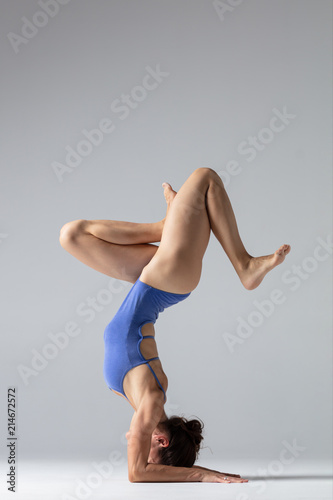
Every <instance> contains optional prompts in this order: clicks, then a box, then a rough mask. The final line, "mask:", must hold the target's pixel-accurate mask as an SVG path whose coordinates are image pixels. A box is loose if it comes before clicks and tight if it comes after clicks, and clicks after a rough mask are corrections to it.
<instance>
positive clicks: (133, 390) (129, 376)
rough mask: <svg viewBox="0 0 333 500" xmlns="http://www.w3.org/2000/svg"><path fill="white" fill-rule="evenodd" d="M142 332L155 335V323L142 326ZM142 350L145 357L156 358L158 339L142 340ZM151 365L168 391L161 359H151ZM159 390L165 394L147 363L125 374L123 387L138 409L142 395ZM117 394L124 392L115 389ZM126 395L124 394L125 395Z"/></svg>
mask: <svg viewBox="0 0 333 500" xmlns="http://www.w3.org/2000/svg"><path fill="white" fill-rule="evenodd" d="M141 332H142V335H143V337H145V335H154V336H155V329H154V324H153V323H146V324H145V325H143V326H142V328H141ZM140 350H141V353H142V355H143V357H144V358H146V359H149V358H154V357H156V356H158V351H157V346H156V341H155V339H149V338H148V339H144V338H143V340H142V342H141V344H140ZM149 364H150V366H151V367H152V369H153V370H154V372H155V374H156V377H157V378H158V380H159V381H160V383H161V385H162V387H163V389H164V391H165V392H166V391H167V388H168V377H167V376H166V374H165V373H164V370H163V367H162V363H161V360H159V359H156V360H154V361H150V363H149ZM156 388H158V390H160V391H161V393H162V394H163V392H162V390H161V389H160V387H159V385H158V384H157V382H156V380H155V377H154V375H153V374H152V372H151V371H150V369H149V368H148V366H147V365H146V364H143V365H139V366H136V367H134V368H132V369H131V370H130V371H128V372H127V373H126V375H125V378H124V382H123V389H124V392H125V394H126V396H127V398H128V400H129V402H130V404H131V405H132V407H133V408H134V409H135V410H136V409H137V407H138V405H139V403H140V401H141V399H142V396H143V394H144V393H145V392H147V391H149V390H152V391H153V390H156ZM113 392H115V393H116V394H118V395H120V396H123V395H122V394H120V393H118V392H117V391H113ZM123 397H124V396H123Z"/></svg>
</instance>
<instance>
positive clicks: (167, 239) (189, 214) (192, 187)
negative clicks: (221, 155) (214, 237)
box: [140, 168, 211, 293]
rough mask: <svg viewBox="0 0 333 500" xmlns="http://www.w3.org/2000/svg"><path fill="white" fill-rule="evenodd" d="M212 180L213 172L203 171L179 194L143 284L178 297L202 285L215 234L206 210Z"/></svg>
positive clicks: (192, 175) (174, 201)
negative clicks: (205, 262)
mask: <svg viewBox="0 0 333 500" xmlns="http://www.w3.org/2000/svg"><path fill="white" fill-rule="evenodd" d="M210 178H211V171H210V169H206V168H199V169H197V170H195V171H194V172H193V173H192V174H191V175H190V177H189V178H188V179H187V180H186V182H185V183H184V184H183V185H182V187H181V188H180V190H179V191H178V193H177V195H176V197H175V198H174V200H173V202H172V204H171V207H170V210H169V213H168V216H167V218H166V221H165V224H164V228H163V233H162V237H161V242H160V246H159V248H158V251H157V252H156V254H155V256H154V257H153V259H152V260H151V261H150V262H149V264H148V265H147V266H146V267H145V269H144V270H143V273H142V281H145V282H146V283H147V284H149V285H151V286H154V287H155V288H160V289H161V290H165V291H169V292H174V293H187V292H189V291H192V290H193V289H194V288H195V287H196V286H197V284H198V283H199V280H200V276H201V269H202V259H203V256H204V254H205V251H206V248H207V245H208V242H209V238H210V230H211V227H210V222H209V217H208V213H207V208H206V192H207V190H208V187H209V183H210ZM140 279H141V278H140Z"/></svg>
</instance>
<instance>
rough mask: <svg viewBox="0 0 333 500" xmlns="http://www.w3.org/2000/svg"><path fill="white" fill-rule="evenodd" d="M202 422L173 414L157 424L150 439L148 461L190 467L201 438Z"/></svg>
mask: <svg viewBox="0 0 333 500" xmlns="http://www.w3.org/2000/svg"><path fill="white" fill-rule="evenodd" d="M203 426H204V424H203V422H201V421H199V420H196V419H195V420H187V419H186V418H184V417H177V416H175V415H173V416H172V417H170V418H167V419H166V420H163V421H162V422H160V423H159V424H158V427H156V429H155V430H154V432H153V434H152V439H151V448H150V454H149V457H148V462H150V463H158V464H163V465H172V466H174V467H192V465H193V464H194V462H195V461H196V459H197V458H198V454H199V450H200V443H201V441H202V440H203V436H202V429H203Z"/></svg>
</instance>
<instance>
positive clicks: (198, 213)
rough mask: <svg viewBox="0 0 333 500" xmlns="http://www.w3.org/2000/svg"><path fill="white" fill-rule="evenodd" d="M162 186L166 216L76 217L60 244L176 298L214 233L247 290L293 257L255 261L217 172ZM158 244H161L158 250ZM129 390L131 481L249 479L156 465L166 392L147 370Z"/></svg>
mask: <svg viewBox="0 0 333 500" xmlns="http://www.w3.org/2000/svg"><path fill="white" fill-rule="evenodd" d="M163 187H164V196H165V200H166V202H167V213H166V216H165V218H164V219H162V220H161V221H158V222H154V223H133V222H124V221H114V220H92V221H89V220H75V221H72V222H69V223H67V224H65V225H64V226H63V227H62V229H61V232H60V243H61V245H62V246H63V248H65V249H66V250H67V251H68V252H69V253H71V254H72V255H73V256H74V257H76V258H77V259H78V260H80V261H81V262H83V263H84V264H86V265H88V266H90V267H92V268H93V269H96V270H97V271H99V272H101V273H104V274H106V275H107V276H111V277H113V278H116V279H119V280H123V281H128V282H130V283H135V281H136V280H137V278H139V277H140V280H141V281H143V282H144V283H147V284H148V285H150V286H152V287H155V288H158V289H160V290H165V291H167V292H173V293H188V292H192V291H193V290H194V289H195V288H196V286H197V285H198V283H199V281H200V276H201V269H202V259H203V256H204V254H205V251H206V248H207V245H208V242H209V238H210V234H211V231H212V232H213V234H214V236H215V237H216V238H217V240H218V241H219V242H220V244H221V246H222V248H223V249H224V251H225V253H226V254H227V256H228V258H229V260H230V262H231V264H232V265H233V267H234V269H235V271H236V273H237V275H238V277H239V279H240V281H241V283H242V284H243V286H244V287H245V288H246V289H247V290H253V289H255V288H256V287H257V286H259V284H260V283H261V281H262V280H263V278H264V277H265V275H266V274H267V273H268V272H269V271H271V270H272V269H273V268H274V267H276V266H277V265H279V264H281V263H282V262H283V261H284V259H285V256H286V255H287V254H288V253H289V252H290V245H282V246H281V247H280V248H279V249H278V250H276V252H275V253H273V254H270V255H265V256H261V257H253V256H251V255H250V254H249V253H248V252H247V251H246V249H245V247H244V245H243V243H242V240H241V238H240V235H239V233H238V228H237V223H236V219H235V215H234V212H233V209H232V206H231V203H230V200H229V197H228V195H227V193H226V191H225V188H224V186H223V183H222V180H221V178H220V177H219V176H218V174H217V173H216V172H215V171H214V170H212V169H210V168H198V169H196V170H195V171H194V172H193V173H192V174H191V175H190V176H189V177H188V179H187V180H186V182H185V183H184V184H183V185H182V187H181V188H180V190H179V191H178V193H176V192H175V191H174V190H173V189H172V187H171V186H170V184H167V183H164V184H163ZM156 242H160V245H159V246H158V245H154V243H156ZM142 334H143V336H145V335H155V329H154V325H153V323H148V324H146V325H144V326H143V327H142ZM141 352H142V354H143V356H144V357H145V358H150V357H155V356H158V351H157V346H156V341H155V339H143V341H142V343H141ZM150 364H151V367H152V368H153V369H154V371H155V373H156V375H157V377H158V379H159V380H160V382H161V384H162V386H163V388H164V390H165V391H167V388H168V378H167V376H166V374H165V372H164V370H163V367H162V363H161V361H160V360H155V361H151V362H150ZM124 392H125V394H126V396H127V397H128V400H129V402H130V404H131V406H132V407H133V409H134V415H133V418H132V421H131V425H130V429H129V431H128V433H127V434H126V437H127V441H128V449H127V451H128V453H127V454H128V477H129V480H130V481H131V482H158V481H161V482H165V481H170V482H175V481H179V482H180V481H181V482H183V481H203V482H221V483H231V482H233V483H235V482H238V483H239V482H246V481H247V480H246V479H244V478H241V477H240V476H239V475H236V474H227V473H224V472H219V471H214V470H211V469H206V468H204V467H198V466H193V467H171V466H165V465H162V464H159V463H158V450H159V449H160V448H161V447H165V446H168V444H169V438H168V436H167V435H166V433H165V432H163V430H162V428H161V427H159V424H160V422H162V421H163V420H165V419H166V418H167V416H166V414H165V411H164V395H163V392H162V391H161V389H160V388H159V386H158V384H157V382H156V380H155V378H154V376H153V375H152V373H151V371H150V370H149V368H148V366H146V365H140V366H137V367H135V368H133V369H132V370H130V371H129V372H128V373H127V374H126V376H125V379H124ZM117 394H119V393H117ZM121 396H122V395H121ZM122 397H123V396H122Z"/></svg>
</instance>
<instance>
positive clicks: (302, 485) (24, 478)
mask: <svg viewBox="0 0 333 500" xmlns="http://www.w3.org/2000/svg"><path fill="white" fill-rule="evenodd" d="M2 465H4V464H2ZM198 465H205V466H206V467H210V468H213V469H214V468H215V469H217V470H219V469H220V464H217V463H214V462H211V463H209V464H208V463H205V464H200V463H198ZM265 466H266V467H267V464H265V463H264V462H262V463H260V462H253V461H242V462H240V461H237V462H235V461H233V462H228V470H226V471H225V472H231V473H232V472H234V473H239V474H241V475H242V476H243V477H246V478H247V479H249V482H248V483H243V484H222V483H220V484H217V483H214V484H213V483H130V482H129V481H128V480H127V468H126V465H125V464H123V465H116V466H114V467H113V470H110V468H109V470H107V464H106V466H105V468H104V469H100V472H98V471H97V470H96V466H94V465H93V463H91V462H75V463H74V462H62V463H61V462H45V461H44V462H22V461H21V462H20V463H19V468H18V470H17V481H16V493H15V495H14V496H13V493H11V492H8V491H7V485H6V484H5V483H6V479H4V476H5V475H6V473H7V471H4V469H3V466H2V467H1V470H2V473H1V475H0V480H1V484H0V498H1V499H6V498H15V499H16V500H30V499H31V500H39V499H41V500H53V499H57V500H78V499H93V500H95V499H105V500H106V499H107V500H113V499H114V500H121V499H126V500H131V499H133V500H140V499H146V500H150V499H152V500H178V499H179V500H180V499H181V500H187V499H188V500H196V499H199V498H200V499H204V500H211V499H212V500H213V499H219V500H223V499H228V500H258V499H259V500H289V499H290V500H296V499H297V500H332V489H333V482H332V465H331V464H330V463H329V462H324V463H318V462H316V463H311V462H308V461H302V462H301V461H300V460H298V461H297V464H296V463H295V464H291V465H288V467H287V468H286V470H282V471H281V470H275V471H274V467H273V465H272V467H271V475H270V476H269V477H267V473H266V472H264V473H261V476H260V474H259V472H258V471H260V470H265ZM266 470H267V469H266ZM268 470H270V469H269V467H268ZM4 472H5V474H4ZM103 474H104V476H105V477H103Z"/></svg>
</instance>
